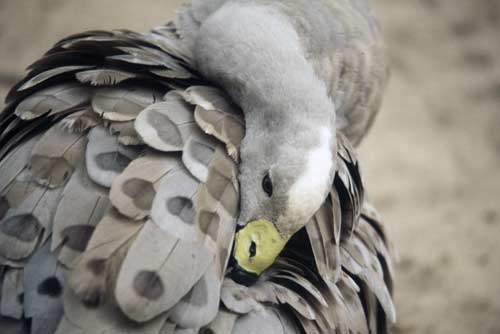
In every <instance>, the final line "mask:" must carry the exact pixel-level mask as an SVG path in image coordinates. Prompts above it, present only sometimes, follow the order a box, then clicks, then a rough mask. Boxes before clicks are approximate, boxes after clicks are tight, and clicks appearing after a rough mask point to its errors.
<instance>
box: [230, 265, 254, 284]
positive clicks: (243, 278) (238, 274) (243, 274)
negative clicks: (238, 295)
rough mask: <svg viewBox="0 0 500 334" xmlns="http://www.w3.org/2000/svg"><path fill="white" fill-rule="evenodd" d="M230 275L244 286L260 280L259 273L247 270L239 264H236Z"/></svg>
mask: <svg viewBox="0 0 500 334" xmlns="http://www.w3.org/2000/svg"><path fill="white" fill-rule="evenodd" d="M229 277H230V278H231V279H232V280H233V281H235V282H236V283H238V284H241V285H244V286H252V285H254V284H255V283H257V281H258V280H259V275H257V274H255V273H251V272H248V271H246V270H245V269H243V268H241V267H240V266H239V265H238V264H235V266H234V267H233V270H232V271H231V273H230V274H229Z"/></svg>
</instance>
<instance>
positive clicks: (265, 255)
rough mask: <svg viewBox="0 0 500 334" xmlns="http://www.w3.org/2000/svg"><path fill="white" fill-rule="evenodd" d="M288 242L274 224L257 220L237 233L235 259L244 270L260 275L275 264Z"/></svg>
mask: <svg viewBox="0 0 500 334" xmlns="http://www.w3.org/2000/svg"><path fill="white" fill-rule="evenodd" d="M287 242H288V239H283V238H282V237H281V235H280V233H279V232H278V230H277V229H276V227H275V226H274V224H272V223H271V222H269V221H267V220H264V219H260V220H255V221H252V222H249V223H248V224H246V225H245V227H243V228H242V229H241V230H239V231H238V233H236V238H235V244H234V258H235V260H236V261H237V262H238V265H239V266H240V267H241V268H242V269H244V270H246V271H248V272H250V273H254V274H256V275H260V274H261V273H262V272H263V271H264V270H266V269H267V268H269V267H270V266H271V265H272V264H273V263H274V261H275V260H276V258H277V257H278V255H279V253H280V252H281V251H282V250H283V248H284V247H285V245H286V243H287Z"/></svg>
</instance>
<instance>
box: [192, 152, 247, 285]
mask: <svg viewBox="0 0 500 334" xmlns="http://www.w3.org/2000/svg"><path fill="white" fill-rule="evenodd" d="M237 175H238V171H237V167H236V164H235V163H234V161H233V160H231V159H230V158H229V157H228V156H227V154H226V152H224V151H223V150H222V149H220V148H219V147H217V148H216V151H215V153H214V157H213V159H212V161H211V162H210V166H209V170H208V177H207V181H206V183H203V184H201V186H200V187H199V189H198V195H197V197H196V202H195V208H196V217H195V221H196V224H197V226H198V227H199V229H200V231H201V232H202V233H203V234H204V235H205V237H204V243H205V244H206V245H207V246H208V247H209V248H210V249H212V250H213V251H215V252H216V261H215V264H216V265H217V271H218V275H219V279H220V281H222V280H223V278H224V275H225V273H226V266H227V262H228V260H229V256H230V250H231V245H232V243H233V238H234V231H235V229H236V215H237V212H238V206H239V185H238V179H237Z"/></svg>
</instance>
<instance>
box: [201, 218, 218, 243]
mask: <svg viewBox="0 0 500 334" xmlns="http://www.w3.org/2000/svg"><path fill="white" fill-rule="evenodd" d="M219 221H220V217H219V215H218V214H217V213H215V212H208V211H202V212H200V216H199V217H198V224H199V227H200V230H201V231H202V232H203V233H204V234H206V235H208V236H209V237H210V238H212V240H213V241H217V234H218V233H219Z"/></svg>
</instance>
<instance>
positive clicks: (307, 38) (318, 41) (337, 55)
mask: <svg viewBox="0 0 500 334" xmlns="http://www.w3.org/2000/svg"><path fill="white" fill-rule="evenodd" d="M235 3H236V4H241V5H249V4H251V5H255V6H264V7H269V8H272V9H277V10H278V11H279V12H280V13H282V14H283V15H284V16H285V17H286V18H287V20H288V21H289V22H290V23H291V24H292V25H293V26H294V28H295V30H296V31H297V33H298V35H299V37H300V40H301V44H302V47H303V52H304V56H305V57H306V58H307V59H308V61H309V62H310V64H311V66H312V67H313V68H314V71H315V73H316V75H317V76H318V78H320V79H321V80H322V81H323V82H324V84H325V85H326V87H327V90H328V92H329V95H330V97H331V99H332V100H333V102H334V104H335V113H336V115H337V128H338V129H339V130H340V131H341V132H343V133H344V134H345V135H346V136H347V137H348V138H349V140H350V141H351V142H352V143H353V144H355V145H357V144H358V143H359V142H360V141H361V140H362V139H363V138H364V136H365V134H366V133H367V131H368V130H369V128H370V126H371V124H372V123H373V120H374V118H375V116H376V114H377V112H378V110H379V108H380V105H381V102H382V97H383V93H384V91H385V88H386V84H387V81H388V78H389V68H388V64H387V59H386V54H385V46H384V42H383V39H382V36H381V31H380V27H379V24H378V22H377V20H376V18H375V16H374V13H373V10H372V7H371V6H370V3H369V1H368V0H313V1H308V0H288V1H270V0H212V1H194V2H193V3H192V4H191V5H190V6H188V7H186V8H185V9H184V10H183V11H181V12H180V15H179V17H178V20H177V25H178V27H179V31H180V33H181V35H183V37H184V38H185V40H186V41H188V44H191V45H193V44H194V43H196V38H197V37H198V32H199V29H200V26H202V25H203V23H204V22H205V20H206V19H207V18H209V17H210V16H211V15H212V14H213V13H214V12H216V11H218V10H219V9H220V8H221V7H222V6H225V5H228V4H231V5H234V4H235Z"/></svg>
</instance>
